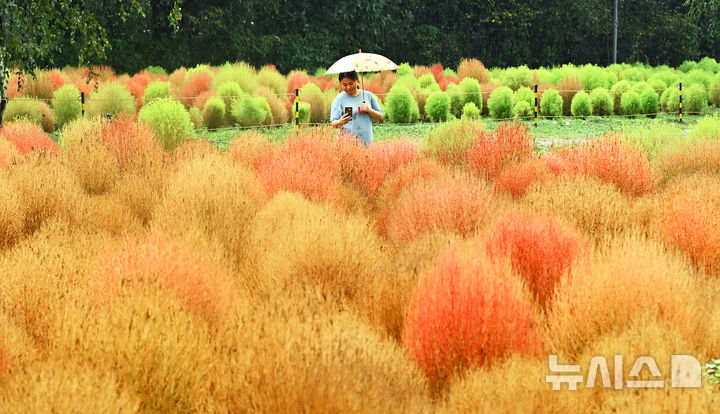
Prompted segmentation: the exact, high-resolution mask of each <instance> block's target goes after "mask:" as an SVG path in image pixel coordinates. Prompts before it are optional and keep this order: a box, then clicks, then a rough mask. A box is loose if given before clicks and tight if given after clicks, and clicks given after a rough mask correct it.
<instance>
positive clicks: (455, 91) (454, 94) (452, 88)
mask: <svg viewBox="0 0 720 414" xmlns="http://www.w3.org/2000/svg"><path fill="white" fill-rule="evenodd" d="M445 93H447V95H448V97H449V98H450V113H452V114H453V115H455V116H456V117H458V118H459V117H460V116H461V115H462V114H463V113H464V111H463V108H464V103H463V96H462V93H461V92H460V86H458V85H457V84H454V83H450V84H449V85H448V87H447V90H446V91H445Z"/></svg>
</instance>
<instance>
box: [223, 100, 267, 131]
mask: <svg viewBox="0 0 720 414" xmlns="http://www.w3.org/2000/svg"><path fill="white" fill-rule="evenodd" d="M230 111H231V113H232V118H233V120H234V121H235V123H236V124H239V125H240V126H243V127H250V126H259V125H263V124H264V123H265V120H266V119H267V117H268V115H269V114H270V106H269V105H268V103H267V101H266V100H265V98H263V97H262V96H254V97H251V96H246V97H244V98H241V99H235V100H233V102H232V105H231V107H230Z"/></svg>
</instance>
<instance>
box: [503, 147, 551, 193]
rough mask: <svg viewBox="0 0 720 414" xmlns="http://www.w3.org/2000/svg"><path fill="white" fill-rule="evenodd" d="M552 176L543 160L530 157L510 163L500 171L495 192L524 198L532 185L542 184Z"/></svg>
mask: <svg viewBox="0 0 720 414" xmlns="http://www.w3.org/2000/svg"><path fill="white" fill-rule="evenodd" d="M550 176H551V174H550V168H549V167H548V166H547V164H546V163H545V162H544V161H543V160H542V159H539V158H536V157H528V158H526V159H524V160H522V161H518V162H513V163H510V164H508V165H506V166H505V167H504V168H503V169H502V171H500V173H499V174H498V176H497V178H495V191H502V192H507V193H510V194H511V195H512V196H513V197H522V196H523V195H525V193H526V192H527V191H528V189H529V188H530V186H531V185H532V184H534V183H542V182H544V181H546V180H548V179H549V178H550Z"/></svg>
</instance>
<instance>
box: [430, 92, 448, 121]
mask: <svg viewBox="0 0 720 414" xmlns="http://www.w3.org/2000/svg"><path fill="white" fill-rule="evenodd" d="M425 112H426V113H427V115H428V117H429V118H430V120H431V121H433V122H439V121H447V120H448V118H449V117H450V97H448V95H447V94H446V93H445V92H435V93H433V94H431V95H430V96H429V97H428V98H427V102H425Z"/></svg>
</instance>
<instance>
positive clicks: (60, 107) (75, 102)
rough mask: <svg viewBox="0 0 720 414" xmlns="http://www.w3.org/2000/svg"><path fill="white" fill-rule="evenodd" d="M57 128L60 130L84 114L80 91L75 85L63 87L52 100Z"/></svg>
mask: <svg viewBox="0 0 720 414" xmlns="http://www.w3.org/2000/svg"><path fill="white" fill-rule="evenodd" d="M52 108H53V115H54V116H55V126H56V127H57V128H58V129H60V128H62V127H63V125H65V124H66V123H68V122H69V121H72V120H73V119H75V118H77V117H79V116H80V114H81V113H82V103H80V91H79V90H78V88H77V87H76V86H75V85H73V84H67V85H63V86H61V87H60V88H58V89H57V90H56V91H55V95H53V99H52Z"/></svg>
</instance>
